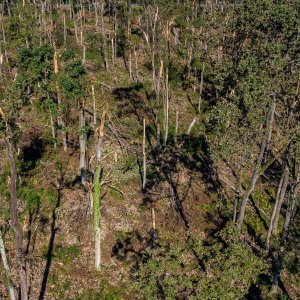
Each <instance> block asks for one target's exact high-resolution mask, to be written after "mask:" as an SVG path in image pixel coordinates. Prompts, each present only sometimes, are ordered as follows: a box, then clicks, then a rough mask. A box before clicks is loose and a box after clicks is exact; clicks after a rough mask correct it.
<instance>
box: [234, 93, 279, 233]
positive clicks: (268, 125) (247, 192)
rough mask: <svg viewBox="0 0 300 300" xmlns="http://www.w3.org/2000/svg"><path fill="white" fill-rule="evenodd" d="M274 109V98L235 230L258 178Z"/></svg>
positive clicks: (242, 216)
mask: <svg viewBox="0 0 300 300" xmlns="http://www.w3.org/2000/svg"><path fill="white" fill-rule="evenodd" d="M275 108H276V101H275V97H274V98H273V101H272V104H271V108H270V111H269V113H268V116H267V120H266V132H265V136H264V138H263V141H262V143H261V146H260V153H259V156H258V159H257V162H256V165H255V168H254V170H253V174H252V179H251V183H250V186H249V188H248V189H247V190H246V192H245V194H244V197H243V200H242V203H241V206H240V211H239V215H238V220H237V228H238V229H241V227H242V224H243V221H244V216H245V210H246V206H247V203H248V200H249V197H250V195H251V194H252V192H253V191H254V188H255V185H256V182H257V179H258V177H259V170H260V167H261V164H262V161H263V156H264V153H265V149H266V146H267V142H268V139H269V136H270V131H272V125H273V124H272V123H273V121H274V113H275Z"/></svg>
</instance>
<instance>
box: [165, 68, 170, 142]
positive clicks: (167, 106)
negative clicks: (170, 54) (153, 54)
mask: <svg viewBox="0 0 300 300" xmlns="http://www.w3.org/2000/svg"><path fill="white" fill-rule="evenodd" d="M165 86H166V103H165V136H164V145H166V144H167V142H168V135H169V71H168V67H166V83H165Z"/></svg>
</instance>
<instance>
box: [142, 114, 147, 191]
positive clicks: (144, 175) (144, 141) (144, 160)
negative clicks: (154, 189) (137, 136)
mask: <svg viewBox="0 0 300 300" xmlns="http://www.w3.org/2000/svg"><path fill="white" fill-rule="evenodd" d="M146 175H147V165H146V121H145V118H144V120H143V190H144V189H145V187H146Z"/></svg>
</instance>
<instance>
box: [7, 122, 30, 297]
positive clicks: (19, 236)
mask: <svg viewBox="0 0 300 300" xmlns="http://www.w3.org/2000/svg"><path fill="white" fill-rule="evenodd" d="M6 150H7V155H8V160H9V168H10V180H9V189H10V203H9V206H10V214H11V226H12V228H13V230H14V233H15V244H16V250H17V264H18V272H19V280H20V295H21V300H27V299H28V289H27V275H26V263H25V254H24V251H23V229H22V227H21V225H20V223H19V220H18V198H17V168H16V162H15V157H14V144H13V134H12V129H11V125H10V124H9V123H8V122H7V123H6Z"/></svg>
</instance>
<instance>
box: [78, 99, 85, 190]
mask: <svg viewBox="0 0 300 300" xmlns="http://www.w3.org/2000/svg"><path fill="white" fill-rule="evenodd" d="M85 131H86V128H85V117H84V101H83V103H81V104H80V108H79V147H80V163H79V168H80V178H81V183H82V185H84V186H85V185H86V132H85Z"/></svg>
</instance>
